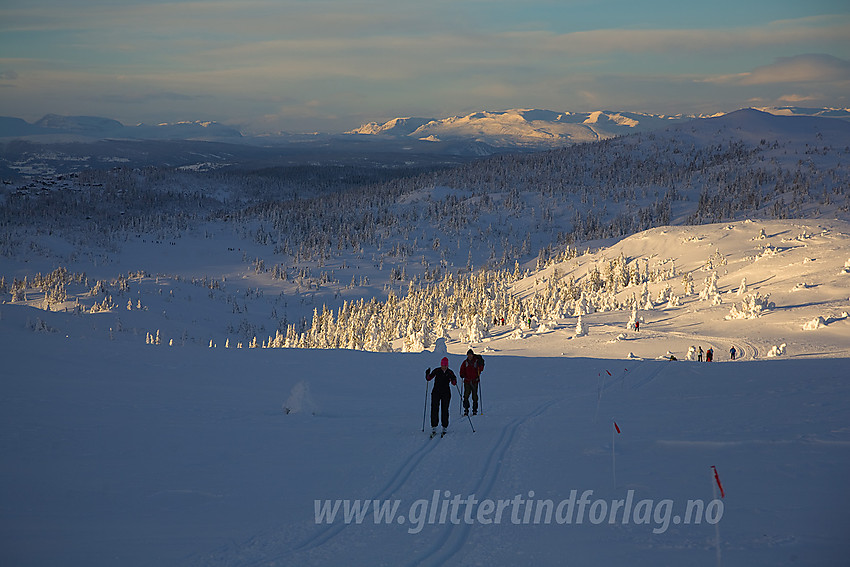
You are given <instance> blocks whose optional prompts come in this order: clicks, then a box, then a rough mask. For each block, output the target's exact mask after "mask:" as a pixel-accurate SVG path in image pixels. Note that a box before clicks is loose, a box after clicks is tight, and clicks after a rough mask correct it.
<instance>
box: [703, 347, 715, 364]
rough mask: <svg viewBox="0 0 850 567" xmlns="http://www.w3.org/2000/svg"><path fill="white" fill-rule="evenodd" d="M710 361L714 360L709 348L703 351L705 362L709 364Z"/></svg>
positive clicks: (712, 350)
mask: <svg viewBox="0 0 850 567" xmlns="http://www.w3.org/2000/svg"><path fill="white" fill-rule="evenodd" d="M712 360H714V349H713V348H709V349H708V350H707V351H705V361H706V362H711V361H712Z"/></svg>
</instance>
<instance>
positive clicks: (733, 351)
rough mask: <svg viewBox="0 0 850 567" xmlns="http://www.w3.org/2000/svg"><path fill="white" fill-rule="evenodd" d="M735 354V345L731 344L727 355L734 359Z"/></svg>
mask: <svg viewBox="0 0 850 567" xmlns="http://www.w3.org/2000/svg"><path fill="white" fill-rule="evenodd" d="M736 354H737V351H736V350H735V347H734V346H733V347H732V348H730V349H729V356H730V357H732V360H735V355H736Z"/></svg>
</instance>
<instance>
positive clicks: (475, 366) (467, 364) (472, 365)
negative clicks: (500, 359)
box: [460, 349, 484, 415]
mask: <svg viewBox="0 0 850 567" xmlns="http://www.w3.org/2000/svg"><path fill="white" fill-rule="evenodd" d="M483 371H484V358H483V357H481V356H480V355H477V354H475V353H474V352H473V351H472V349H469V350H468V351H466V359H465V360H464V361H463V362H462V363H461V365H460V377H461V378H463V415H469V396H470V395H471V396H472V415H476V414H477V413H478V382H479V380H481V372H483Z"/></svg>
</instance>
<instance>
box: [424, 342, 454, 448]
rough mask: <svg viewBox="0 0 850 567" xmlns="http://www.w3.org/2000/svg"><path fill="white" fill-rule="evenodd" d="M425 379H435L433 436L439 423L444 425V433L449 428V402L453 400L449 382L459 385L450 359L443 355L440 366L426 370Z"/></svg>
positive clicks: (432, 406) (432, 417) (432, 407)
mask: <svg viewBox="0 0 850 567" xmlns="http://www.w3.org/2000/svg"><path fill="white" fill-rule="evenodd" d="M425 379H426V380H428V381H429V382H430V381H431V380H434V387H433V388H432V389H431V437H433V436H434V435H436V434H437V423H442V425H443V435H445V434H446V430H447V429H448V428H449V404H450V403H451V401H452V390H451V388H450V387H449V384H451V385H452V386H457V376H455V373H454V372H452V370H451V369H450V368H449V359H448V358H446V357H443V359H442V360H441V361H440V367H439V368H435V369H434V370H431V369H430V368H429V369H428V370H426V371H425Z"/></svg>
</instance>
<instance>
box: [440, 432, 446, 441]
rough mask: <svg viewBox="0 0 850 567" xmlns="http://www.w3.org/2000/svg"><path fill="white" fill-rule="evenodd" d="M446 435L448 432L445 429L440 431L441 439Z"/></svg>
mask: <svg viewBox="0 0 850 567" xmlns="http://www.w3.org/2000/svg"><path fill="white" fill-rule="evenodd" d="M445 436H446V432H445V431H443V432H442V433H440V439H442V438H443V437H445Z"/></svg>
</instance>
